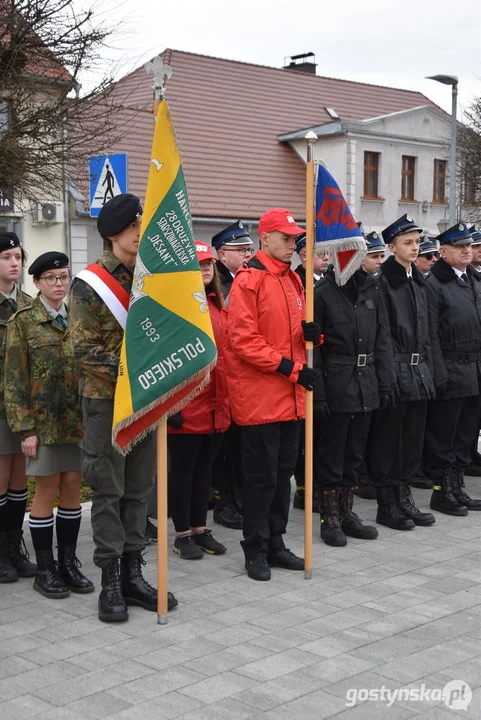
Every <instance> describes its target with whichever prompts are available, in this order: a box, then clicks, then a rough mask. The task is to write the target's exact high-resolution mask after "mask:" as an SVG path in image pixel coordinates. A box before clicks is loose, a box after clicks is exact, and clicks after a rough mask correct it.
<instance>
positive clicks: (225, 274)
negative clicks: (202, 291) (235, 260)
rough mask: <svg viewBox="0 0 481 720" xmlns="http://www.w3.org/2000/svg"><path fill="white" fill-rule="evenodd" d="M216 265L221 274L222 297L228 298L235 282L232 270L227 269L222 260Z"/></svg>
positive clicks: (216, 262)
mask: <svg viewBox="0 0 481 720" xmlns="http://www.w3.org/2000/svg"><path fill="white" fill-rule="evenodd" d="M215 264H216V265H217V272H218V274H219V280H220V287H221V290H222V295H223V296H224V297H225V298H226V297H227V296H228V294H229V293H230V289H231V287H232V283H233V282H234V278H233V276H232V273H231V272H230V270H229V269H228V268H226V266H225V265H224V263H221V261H220V260H216V261H215Z"/></svg>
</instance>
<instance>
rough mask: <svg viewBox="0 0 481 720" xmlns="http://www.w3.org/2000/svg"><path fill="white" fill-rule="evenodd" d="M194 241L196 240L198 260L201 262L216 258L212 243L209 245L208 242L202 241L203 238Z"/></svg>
mask: <svg viewBox="0 0 481 720" xmlns="http://www.w3.org/2000/svg"><path fill="white" fill-rule="evenodd" d="M194 242H195V249H196V251H197V260H198V261H199V262H202V261H203V260H215V257H214V256H213V254H212V250H211V248H210V245H207V243H205V242H202V240H194Z"/></svg>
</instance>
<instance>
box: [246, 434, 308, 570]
mask: <svg viewBox="0 0 481 720" xmlns="http://www.w3.org/2000/svg"><path fill="white" fill-rule="evenodd" d="M299 425H300V424H299V422H298V421H293V422H274V423H265V424H262V425H247V426H244V427H242V472H243V477H244V485H243V488H242V507H243V519H244V520H243V534H244V540H242V541H241V545H242V548H243V550H244V554H245V556H246V558H250V557H253V556H255V555H265V556H267V555H269V554H273V553H275V552H277V551H278V550H281V549H282V548H283V547H284V540H283V538H282V536H283V535H284V533H285V532H286V527H287V520H288V517H289V505H290V499H291V476H292V474H293V472H294V467H295V465H296V459H297V452H298V447H299V430H300V427H299Z"/></svg>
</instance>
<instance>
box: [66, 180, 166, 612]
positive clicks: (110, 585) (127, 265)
mask: <svg viewBox="0 0 481 720" xmlns="http://www.w3.org/2000/svg"><path fill="white" fill-rule="evenodd" d="M141 215H142V207H141V205H140V201H139V199H138V198H137V197H135V196H134V195H129V194H122V195H116V196H115V197H114V198H112V200H109V202H108V203H106V204H105V205H104V206H103V208H102V210H101V211H100V214H99V217H98V220H97V229H98V231H99V233H100V235H101V236H102V238H103V239H104V242H105V244H106V245H107V246H108V247H109V249H108V250H106V251H105V252H104V253H103V255H102V256H101V258H100V259H99V260H97V262H96V265H99V266H100V267H101V268H102V269H103V270H104V271H105V270H106V271H107V272H108V273H109V274H110V276H111V278H108V279H109V282H110V283H113V284H114V287H117V289H118V290H119V291H120V292H123V291H127V293H129V294H130V290H131V287H132V280H133V271H134V267H135V261H136V258H137V251H138V245H139V236H140V224H141V221H140V218H141ZM87 270H88V268H87ZM102 283H103V281H102ZM116 283H118V284H119V285H120V288H118V286H117V285H116ZM104 285H105V283H103V284H102V285H101V287H103V286H104ZM97 287H98V286H97ZM109 287H110V286H109ZM99 293H101V289H100V287H99ZM99 293H97V291H96V290H94V289H93V288H92V287H91V286H90V285H89V284H88V282H87V280H86V278H85V276H83V277H82V278H76V279H75V280H74V281H73V283H72V287H71V291H70V303H69V305H70V318H71V328H72V342H73V349H74V356H75V358H76V360H77V362H78V364H79V369H80V386H79V387H80V395H81V402H82V420H83V424H84V428H85V436H84V438H83V440H82V442H81V444H80V446H81V457H82V475H83V477H84V480H85V481H86V482H87V483H88V484H89V485H90V486H91V487H92V489H93V491H94V492H93V496H92V516H91V517H92V530H93V536H94V545H95V550H94V563H95V564H96V565H97V566H98V567H100V568H101V569H102V591H101V593H100V597H99V619H100V620H101V621H102V622H123V621H125V620H127V619H128V610H127V605H138V606H140V607H143V608H145V609H146V610H152V611H153V612H156V610H157V590H156V589H155V588H153V587H151V586H150V585H149V584H148V583H147V581H146V580H145V579H144V577H143V575H142V565H143V560H142V554H141V550H142V549H143V547H144V545H145V534H144V533H145V525H146V516H147V512H146V510H147V502H146V498H147V497H148V495H149V493H150V491H151V490H152V486H153V482H154V473H155V442H154V440H155V436H154V435H153V434H152V433H151V434H150V435H148V436H147V437H146V438H145V439H144V440H142V441H141V442H139V443H138V444H137V445H135V447H134V448H133V450H132V451H131V452H130V453H129V454H128V455H126V456H125V457H124V456H123V455H120V453H118V452H117V451H116V450H115V448H114V447H113V445H112V419H113V410H114V395H115V387H116V383H117V370H118V364H119V357H120V350H121V347H122V340H123V335H124V331H123V329H122V327H121V326H120V324H119V322H118V321H117V320H116V318H115V317H114V315H113V314H112V312H111V311H110V310H109V308H108V306H107V304H106V302H104V300H103V299H102V297H101V296H100V294H99ZM119 561H120V562H119ZM176 605H177V600H176V599H175V598H174V596H173V595H172V594H170V593H169V609H172V608H173V607H175V606H176Z"/></svg>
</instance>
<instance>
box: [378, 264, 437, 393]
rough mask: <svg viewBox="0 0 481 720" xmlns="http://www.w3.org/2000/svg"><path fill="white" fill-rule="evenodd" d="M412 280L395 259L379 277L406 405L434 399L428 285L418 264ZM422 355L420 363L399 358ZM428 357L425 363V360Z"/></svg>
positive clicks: (401, 391) (413, 268) (398, 379)
mask: <svg viewBox="0 0 481 720" xmlns="http://www.w3.org/2000/svg"><path fill="white" fill-rule="evenodd" d="M411 268H412V277H413V279H412V281H409V280H408V277H407V274H406V270H405V269H404V267H403V266H402V265H401V264H400V263H398V262H396V260H395V259H394V256H391V257H388V258H387V260H386V261H385V262H384V263H383V264H382V266H381V272H380V273H379V277H378V284H379V289H380V291H381V293H382V298H383V303H384V307H385V310H386V313H387V320H388V327H389V332H390V334H391V344H392V351H393V357H394V364H395V375H396V385H397V397H398V399H399V400H401V401H404V402H415V401H416V400H429V399H432V398H434V381H433V370H432V358H431V338H430V335H429V319H428V302H427V293H426V283H425V281H424V279H423V276H422V275H421V273H420V272H419V270H418V269H417V267H416V266H415V265H411ZM400 354H401V355H406V356H407V355H409V356H410V359H411V356H412V355H413V354H414V355H415V357H414V358H412V359H413V360H414V362H416V354H419V356H420V357H419V358H418V360H419V362H418V364H411V363H410V362H407V361H406V360H400V359H396V355H400ZM423 356H424V360H423V359H422V358H423Z"/></svg>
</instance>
